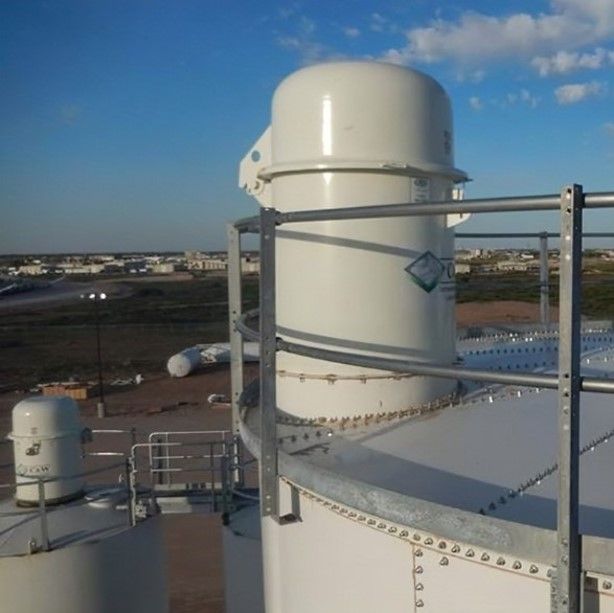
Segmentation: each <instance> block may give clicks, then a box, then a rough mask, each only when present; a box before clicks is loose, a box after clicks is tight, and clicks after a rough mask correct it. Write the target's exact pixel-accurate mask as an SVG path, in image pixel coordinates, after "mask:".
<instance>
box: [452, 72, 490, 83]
mask: <svg viewBox="0 0 614 613" xmlns="http://www.w3.org/2000/svg"><path fill="white" fill-rule="evenodd" d="M485 76H486V71H485V70H471V71H469V72H466V71H460V72H458V73H457V74H456V80H457V81H458V82H459V83H464V82H466V81H467V82H469V83H481V82H482V81H483V80H484V77H485Z"/></svg>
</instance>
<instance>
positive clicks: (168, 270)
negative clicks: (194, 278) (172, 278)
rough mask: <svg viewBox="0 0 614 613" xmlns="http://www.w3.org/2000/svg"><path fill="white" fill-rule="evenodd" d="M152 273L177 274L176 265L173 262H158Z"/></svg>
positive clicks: (153, 266)
mask: <svg viewBox="0 0 614 613" xmlns="http://www.w3.org/2000/svg"><path fill="white" fill-rule="evenodd" d="M151 272H153V273H154V274H156V275H170V274H172V273H174V272H175V264H173V263H172V262H158V263H157V264H153V265H152V267H151Z"/></svg>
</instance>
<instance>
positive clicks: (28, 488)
mask: <svg viewBox="0 0 614 613" xmlns="http://www.w3.org/2000/svg"><path fill="white" fill-rule="evenodd" d="M83 432H84V428H83V425H82V423H81V418H80V416H79V407H78V406H77V403H76V402H75V401H74V400H73V399H72V398H68V397H67V396H55V397H50V396H42V397H38V398H37V397H35V398H28V399H26V400H22V401H21V402H19V403H18V404H16V405H15V407H14V408H13V431H12V432H11V434H9V438H10V439H11V440H12V441H13V453H14V458H15V479H16V482H17V484H18V485H19V484H21V483H31V485H20V486H19V487H17V492H16V495H15V497H16V499H17V503H18V504H22V505H34V504H38V500H39V492H38V483H36V482H33V480H35V479H38V478H40V477H43V478H45V479H53V478H55V477H69V478H68V479H62V480H54V481H51V482H48V483H45V490H44V491H45V501H46V502H47V504H56V503H60V502H65V501H68V500H71V499H73V498H78V497H79V496H80V495H81V494H82V492H83V485H84V479H83V477H80V476H77V475H81V474H82V473H83V460H82V451H81V442H82V437H83ZM73 476H74V478H72V477H73Z"/></svg>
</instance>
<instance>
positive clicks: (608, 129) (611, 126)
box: [602, 121, 614, 138]
mask: <svg viewBox="0 0 614 613" xmlns="http://www.w3.org/2000/svg"><path fill="white" fill-rule="evenodd" d="M602 128H603V131H604V132H605V133H606V134H607V135H608V136H611V137H612V138H614V121H606V122H605V123H604V124H603V126H602Z"/></svg>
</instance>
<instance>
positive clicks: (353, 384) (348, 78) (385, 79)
mask: <svg viewBox="0 0 614 613" xmlns="http://www.w3.org/2000/svg"><path fill="white" fill-rule="evenodd" d="M267 138H268V137H267ZM252 154H253V151H252ZM257 157H258V156H257V155H252V159H256V158H257ZM264 157H265V159H266V158H267V157H269V155H268V154H267V155H264ZM259 177H260V179H263V180H266V181H268V182H269V188H268V189H269V190H270V192H269V193H270V202H271V204H272V206H274V207H275V208H277V209H278V210H280V211H284V212H285V211H296V210H301V209H318V208H321V209H326V208H333V207H348V208H349V207H357V206H365V205H384V204H394V203H403V202H422V201H433V200H444V199H450V198H451V197H452V188H453V185H454V182H455V181H458V180H461V179H463V178H464V174H463V173H462V172H461V171H458V170H457V169H456V168H454V164H453V146H452V114H451V108H450V102H449V99H448V97H447V95H446V93H445V91H444V90H443V89H442V87H441V86H440V85H439V84H438V83H437V82H436V81H435V80H433V79H432V78H430V77H428V76H427V75H424V74H422V73H420V72H417V71H414V70H408V69H406V68H401V67H399V66H393V65H389V64H382V63H377V62H341V63H329V64H323V65H318V66H312V67H309V68H305V69H303V70H299V71H298V72H296V73H294V74H292V75H291V76H289V77H288V78H287V79H285V80H284V81H283V82H282V83H281V85H280V86H279V87H278V88H277V90H276V92H275V95H274V98H273V106H272V121H271V131H270V165H268V166H267V167H266V168H264V169H262V170H261V171H260V172H259ZM448 226H449V224H448V220H447V218H446V216H444V215H439V216H428V217H405V218H392V219H373V220H352V221H331V222H315V223H300V224H288V225H283V226H282V227H280V228H279V229H278V232H277V243H276V247H277V323H278V332H279V334H280V335H281V336H283V337H285V338H286V339H288V340H290V341H296V342H299V343H304V344H309V345H314V346H318V347H323V348H327V349H333V350H337V351H347V352H355V353H363V354H366V355H372V356H382V357H390V358H407V359H409V360H415V361H418V362H435V363H443V364H450V363H452V362H453V361H454V360H455V357H456V355H455V318H454V297H455V296H454V263H453V251H454V246H453V240H454V238H453V231H452V229H451V228H449V227H448ZM277 367H278V379H277V400H278V405H279V407H280V408H281V409H283V410H284V411H286V412H288V413H291V414H294V415H298V416H300V417H306V418H319V417H327V418H331V417H349V418H352V417H358V416H364V415H366V414H374V413H386V412H395V411H399V410H404V409H408V408H411V407H413V406H418V405H421V404H424V403H428V402H432V401H434V400H436V399H438V398H441V397H444V396H446V395H448V394H450V393H451V392H452V391H453V389H454V387H455V382H454V381H451V380H442V379H435V378H425V377H415V376H409V375H401V376H399V375H398V374H393V373H390V372H386V371H376V370H370V369H365V368H357V367H351V366H344V365H340V364H335V363H331V362H327V361H322V360H315V359H309V358H304V357H300V356H296V355H290V354H287V353H279V354H278V361H277Z"/></svg>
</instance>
